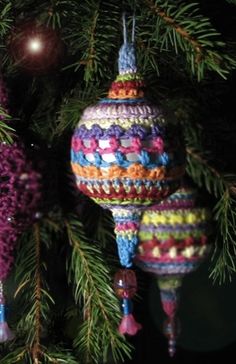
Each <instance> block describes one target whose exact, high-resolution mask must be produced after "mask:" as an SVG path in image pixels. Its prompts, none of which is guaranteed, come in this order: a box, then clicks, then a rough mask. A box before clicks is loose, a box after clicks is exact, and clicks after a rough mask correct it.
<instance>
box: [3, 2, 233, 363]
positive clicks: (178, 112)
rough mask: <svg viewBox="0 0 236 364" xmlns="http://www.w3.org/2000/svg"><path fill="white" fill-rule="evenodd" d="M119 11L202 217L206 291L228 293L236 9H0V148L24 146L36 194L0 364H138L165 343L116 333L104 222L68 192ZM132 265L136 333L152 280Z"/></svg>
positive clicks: (109, 227)
mask: <svg viewBox="0 0 236 364" xmlns="http://www.w3.org/2000/svg"><path fill="white" fill-rule="evenodd" d="M124 12H125V13H126V19H127V32H129V31H130V33H131V29H132V26H133V24H132V22H133V14H135V32H134V38H135V39H134V40H135V46H136V52H137V64H138V68H139V71H140V73H141V74H142V75H143V76H144V78H145V81H146V84H147V94H148V95H147V96H148V98H149V99H150V100H151V101H153V103H156V102H157V100H158V104H161V105H163V107H164V108H165V109H166V110H168V111H169V113H170V114H171V115H174V117H175V120H176V121H175V122H176V128H178V129H179V128H180V129H181V133H182V135H183V138H184V143H185V146H186V178H187V179H188V181H189V182H190V183H191V184H192V185H194V186H195V187H196V188H198V189H199V191H200V195H201V200H202V201H203V202H204V203H205V205H207V206H208V208H209V209H210V210H211V211H212V216H213V229H212V230H213V231H212V235H211V244H212V250H211V257H210V261H209V267H208V268H207V275H208V276H209V277H208V279H209V282H210V283H209V286H210V285H212V286H213V285H214V284H215V285H219V284H222V286H227V287H228V286H229V285H230V283H229V282H230V281H231V279H232V280H233V278H234V275H235V271H236V267H235V251H236V226H235V219H236V211H235V201H236V200H235V191H236V190H235V182H236V175H235V174H234V173H235V171H234V168H235V161H234V158H235V142H234V137H235V131H236V130H235V124H234V98H235V68H236V51H235V39H236V31H235V27H234V22H235V17H236V1H234V0H221V1H219V2H217V4H216V2H214V1H210V0H207V1H199V2H198V3H196V2H191V1H187V0H186V1H182V0H181V1H180V0H166V1H164V0H143V1H142V0H138V1H126V2H120V1H115V0H111V1H106V0H101V1H94V0H89V1H87V0H86V1H81V2H80V1H76V0H57V1H56V0H50V1H46V0H45V1H44V0H42V1H37V0H36V1H32V0H24V1H20V0H13V1H8V0H2V1H1V2H0V37H1V48H0V53H1V74H2V76H1V83H0V100H1V105H0V115H1V117H0V142H1V144H2V145H3V146H4V145H6V144H7V145H12V143H13V141H15V140H16V139H17V140H18V138H19V140H21V141H22V142H23V143H24V145H25V147H26V151H27V157H28V158H29V160H30V163H32V165H33V166H34V169H35V170H36V171H37V173H39V174H40V175H41V184H42V186H41V192H40V193H41V194H42V198H41V200H40V203H39V205H38V210H37V212H36V213H34V216H32V223H31V225H30V226H29V228H28V229H27V230H26V229H24V231H23V232H22V233H21V234H20V236H19V238H18V242H17V245H16V247H15V250H14V265H13V266H12V269H11V272H10V274H9V276H8V278H7V280H6V281H5V282H4V290H5V296H6V302H7V307H8V309H7V318H8V320H7V321H8V324H9V326H10V327H11V328H12V330H13V331H14V333H15V337H14V339H12V340H11V341H8V342H6V343H2V344H0V363H1V364H12V363H32V364H39V363H42V364H43V363H67V364H76V363H82V364H85V363H89V364H93V363H121V362H127V363H128V362H130V363H131V362H133V361H132V360H136V361H135V362H136V363H137V362H138V359H137V355H138V354H140V353H141V354H140V355H141V356H142V358H143V362H148V361H145V360H149V359H147V358H150V356H149V355H148V354H147V357H146V358H145V355H146V354H145V353H146V352H147V351H148V350H149V348H150V347H151V346H154V348H155V340H157V341H158V340H159V346H160V347H161V345H162V344H163V345H164V346H165V345H166V342H165V339H163V338H162V334H157V333H156V332H155V329H154V327H152V329H151V330H150V332H147V331H146V332H145V328H144V332H145V335H144V334H142V333H141V332H140V333H139V334H138V338H137V339H131V338H129V337H126V336H124V335H121V334H120V333H119V332H118V330H117V327H118V325H119V321H120V318H121V314H120V302H119V300H118V298H117V297H116V295H115V293H114V290H113V277H114V274H115V272H116V271H117V269H118V268H119V259H118V256H117V246H116V242H115V233H114V222H113V219H112V215H111V213H110V211H109V210H106V209H102V208H101V207H100V206H99V205H97V204H96V203H94V202H93V201H92V200H91V199H90V198H88V197H87V196H85V195H84V194H82V193H81V192H80V191H79V190H78V189H77V188H76V183H75V179H74V175H73V173H72V168H71V162H70V160H71V156H70V149H71V138H72V135H73V133H74V130H75V128H76V126H77V124H78V122H79V120H80V118H81V116H82V114H83V111H84V110H85V109H86V108H87V107H88V106H89V105H92V104H96V103H97V102H98V101H99V100H101V99H102V98H104V97H106V96H107V90H108V89H110V86H111V83H112V82H113V81H114V80H115V78H116V75H117V69H118V64H117V58H118V52H119V49H120V47H121V45H122V43H123V28H122V27H123V25H122V14H123V13H124ZM176 135H177V134H176ZM2 181H4V176H0V182H1V183H2ZM4 192H5V191H4V190H2V191H0V194H1V193H4ZM0 197H1V196H0ZM21 219H22V220H23V217H21ZM1 254H2V252H1ZM135 269H137V276H138V281H139V289H138V295H137V297H136V298H134V300H135V303H134V307H136V308H134V310H136V314H137V316H139V321H140V320H141V321H142V326H143V327H145V321H148V319H146V315H147V311H148V310H151V308H150V305H148V304H147V303H145V302H146V300H147V299H148V295H149V296H150V295H151V296H152V299H154V298H153V297H154V296H155V295H156V291H155V287H152V286H150V287H149V289H148V291H147V287H146V286H147V285H149V283H150V277H149V276H147V275H146V274H144V273H143V272H141V271H140V270H139V269H138V268H135ZM150 292H151V293H150ZM0 303H2V302H0ZM136 304H137V305H136ZM148 325H149V327H150V323H149V324H148ZM156 330H157V329H156ZM157 331H158V330H157ZM142 335H143V336H142ZM155 335H157V336H155ZM234 339H235V338H234ZM145 341H146V342H145ZM226 341H227V340H226ZM147 342H148V344H147ZM226 344H227V343H226ZM189 346H191V345H189ZM141 347H142V351H141ZM145 348H146V349H145ZM145 350H146V351H145ZM165 350H166V346H165ZM204 350H206V348H205V349H204ZM154 351H155V350H153V352H154ZM156 356H157V358H158V351H157V353H156ZM132 358H133V359H132ZM134 358H136V359H134ZM166 360H167V359H166ZM172 360H175V359H172ZM153 362H154V361H153ZM150 363H151V362H150Z"/></svg>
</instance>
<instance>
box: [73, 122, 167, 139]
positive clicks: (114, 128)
mask: <svg viewBox="0 0 236 364" xmlns="http://www.w3.org/2000/svg"><path fill="white" fill-rule="evenodd" d="M163 135H164V130H163V128H161V127H159V126H152V127H151V128H148V129H147V128H144V127H142V126H140V125H137V124H136V125H132V126H131V128H130V129H129V130H124V129H123V128H122V127H121V126H119V125H111V126H110V128H109V129H102V127H101V126H99V125H98V124H95V125H93V126H92V128H91V129H87V128H86V126H85V125H81V126H80V127H78V128H77V129H76V130H75V133H74V137H78V138H81V139H89V138H93V137H96V138H98V139H108V138H110V137H116V138H121V137H123V138H130V137H137V136H138V137H140V138H141V140H143V139H147V138H154V137H158V136H162V137H163Z"/></svg>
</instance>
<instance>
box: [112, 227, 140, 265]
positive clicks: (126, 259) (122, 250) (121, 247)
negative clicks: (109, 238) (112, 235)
mask: <svg viewBox="0 0 236 364" xmlns="http://www.w3.org/2000/svg"><path fill="white" fill-rule="evenodd" d="M116 243H117V247H118V256H119V259H120V264H121V265H122V266H123V267H126V268H130V267H131V266H132V265H133V258H134V256H135V252H136V247H137V245H138V237H137V235H136V234H134V235H133V236H132V235H131V236H130V237H128V236H123V235H119V233H117V234H116Z"/></svg>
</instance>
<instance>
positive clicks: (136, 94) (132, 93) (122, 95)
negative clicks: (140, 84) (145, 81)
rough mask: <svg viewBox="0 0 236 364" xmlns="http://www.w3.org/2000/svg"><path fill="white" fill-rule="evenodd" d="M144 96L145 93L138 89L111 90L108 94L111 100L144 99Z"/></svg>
mask: <svg viewBox="0 0 236 364" xmlns="http://www.w3.org/2000/svg"><path fill="white" fill-rule="evenodd" d="M143 96H144V92H143V91H142V90H138V89H130V90H126V89H121V90H110V91H109V93H108V97H109V98H110V99H117V98H119V99H127V97H128V98H134V99H136V98H142V97H143Z"/></svg>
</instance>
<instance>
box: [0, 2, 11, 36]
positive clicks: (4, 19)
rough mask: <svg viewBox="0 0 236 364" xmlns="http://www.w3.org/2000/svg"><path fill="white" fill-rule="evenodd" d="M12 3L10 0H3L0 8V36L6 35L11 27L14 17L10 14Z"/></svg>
mask: <svg viewBox="0 0 236 364" xmlns="http://www.w3.org/2000/svg"><path fill="white" fill-rule="evenodd" d="M11 10H12V3H11V2H10V1H2V4H1V8H0V37H4V36H5V35H6V34H7V33H8V31H9V29H10V28H11V25H12V22H13V19H12V17H11V16H10V12H11Z"/></svg>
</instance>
